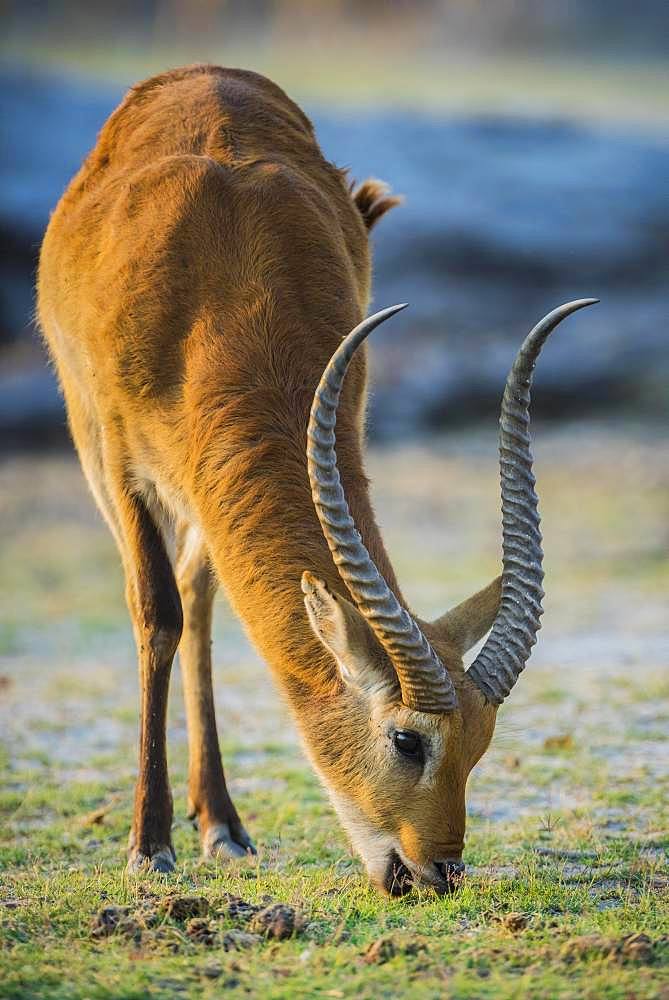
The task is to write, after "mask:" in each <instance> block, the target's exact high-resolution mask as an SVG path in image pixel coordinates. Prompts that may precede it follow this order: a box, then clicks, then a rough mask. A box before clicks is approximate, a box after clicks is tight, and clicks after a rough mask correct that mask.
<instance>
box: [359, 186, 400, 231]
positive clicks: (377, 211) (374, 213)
mask: <svg viewBox="0 0 669 1000" xmlns="http://www.w3.org/2000/svg"><path fill="white" fill-rule="evenodd" d="M403 200H404V199H403V198H402V197H401V195H396V194H391V193H390V187H389V185H388V184H386V182H385V181H379V180H377V179H376V178H375V177H368V178H367V180H366V181H363V182H362V184H360V186H359V187H357V188H356V189H355V191H354V192H353V201H354V202H355V203H356V205H357V206H358V211H359V212H360V214H361V215H362V217H363V219H364V222H365V225H366V227H367V229H372V228H373V226H375V225H376V223H377V222H378V221H379V219H380V218H381V216H382V215H385V214H386V212H389V211H390V209H391V208H394V207H395V205H401V204H402V201H403Z"/></svg>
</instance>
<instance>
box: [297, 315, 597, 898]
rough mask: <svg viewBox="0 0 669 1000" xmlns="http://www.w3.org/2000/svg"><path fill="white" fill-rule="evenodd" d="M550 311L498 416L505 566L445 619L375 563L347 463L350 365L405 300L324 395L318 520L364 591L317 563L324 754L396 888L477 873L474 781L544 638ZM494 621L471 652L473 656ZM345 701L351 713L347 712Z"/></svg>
mask: <svg viewBox="0 0 669 1000" xmlns="http://www.w3.org/2000/svg"><path fill="white" fill-rule="evenodd" d="M596 301H597V300H596V299H581V300H578V301H576V302H570V303H567V304H566V305H563V306H560V307H559V308H558V309H555V310H554V311H553V312H551V313H549V315H548V316H546V317H545V318H544V319H543V320H542V321H541V322H540V323H539V324H538V325H537V326H536V327H535V328H534V329H533V330H532V331H531V333H530V334H529V335H528V337H527V338H526V340H525V341H524V343H523V345H522V347H521V349H520V351H519V352H518V355H517V357H516V360H515V362H514V364H513V367H512V368H511V371H510V373H509V376H508V378H507V382H506V388H505V390H504V396H503V399H502V405H501V417H500V438H499V453H500V475H501V493H502V521H503V531H502V538H503V546H502V547H503V572H502V575H501V577H498V578H497V579H496V580H494V581H493V582H492V583H491V584H490V585H489V586H488V587H486V588H485V589H484V590H482V591H480V592H479V593H477V594H475V595H474V596H473V597H470V598H469V599H468V600H465V601H464V602H463V603H462V604H459V605H458V606H457V607H455V608H453V609H451V610H450V611H448V612H446V614H444V615H443V616H442V617H441V618H439V619H437V620H436V621H434V622H431V623H427V622H422V621H420V620H419V619H417V618H416V617H415V616H413V615H412V614H411V612H410V611H409V610H408V608H406V607H405V606H404V605H403V603H402V600H401V598H400V597H399V596H398V594H396V593H395V592H394V591H393V590H392V589H391V587H390V586H389V585H388V583H387V582H386V580H385V579H384V578H383V576H382V575H381V573H380V572H379V570H378V569H377V567H376V565H375V564H374V562H373V560H372V558H371V556H370V555H369V552H368V551H367V549H366V548H365V545H364V541H363V539H362V538H361V536H360V533H359V532H358V530H357V528H356V526H355V523H354V521H353V518H352V517H351V514H350V512H349V508H348V505H347V502H346V497H345V495H344V491H343V488H342V485H341V481H340V477H339V471H338V469H337V455H336V451H335V444H336V440H335V426H336V420H337V407H338V404H339V398H340V393H341V388H342V384H343V381H344V376H345V374H346V370H347V368H348V365H349V363H350V361H351V359H352V357H353V355H354V353H355V351H356V349H357V348H358V347H359V346H360V344H361V343H362V342H363V341H364V340H365V338H366V337H367V336H368V335H369V334H370V333H371V331H372V330H373V329H374V328H375V327H376V326H378V325H379V324H380V323H382V322H383V321H384V320H386V319H388V318H389V317H390V316H392V315H394V314H395V313H396V312H398V311H399V310H400V309H403V308H404V306H403V305H400V306H393V307H391V308H389V309H384V310H383V311H381V312H379V313H377V314H376V315H374V316H371V317H370V318H368V319H366V320H365V321H364V322H363V323H361V324H360V325H359V326H358V327H356V328H355V329H354V330H353V331H352V332H351V333H350V334H349V335H348V336H347V337H346V338H345V339H344V340H343V341H342V343H341V344H340V346H339V348H338V349H337V351H336V352H335V354H334V355H333V357H332V358H331V360H330V362H329V364H328V366H327V368H326V370H325V372H324V374H323V377H322V379H321V381H320V384H319V386H318V388H317V390H316V393H315V396H314V402H313V406H312V409H311V415H310V421H309V428H308V444H307V456H308V469H309V479H310V483H311V490H312V497H313V501H314V504H315V506H316V511H317V514H318V518H319V520H320V524H321V527H322V530H323V533H324V535H325V538H326V540H327V543H328V546H329V548H330V551H331V553H332V556H333V559H334V562H335V564H336V566H337V569H338V571H339V574H340V576H341V580H342V581H343V583H344V584H345V586H346V589H347V591H348V594H349V595H350V597H351V600H350V601H349V600H347V599H346V598H344V597H343V596H342V595H341V594H335V593H333V592H332V591H331V590H330V589H329V588H328V587H327V585H326V584H325V582H324V581H321V580H318V579H316V578H315V577H314V576H313V575H312V574H310V573H305V574H304V575H303V577H302V590H303V592H304V600H305V605H306V609H307V614H308V616H309V621H310V623H311V627H312V629H313V630H314V632H315V634H316V636H317V637H318V639H319V640H320V642H321V643H322V644H323V646H324V647H325V648H326V650H327V651H328V652H329V654H330V655H331V656H332V657H333V658H334V660H335V661H336V663H337V666H338V670H339V674H340V678H341V685H340V693H339V695H338V697H337V699H336V704H335V705H334V706H333V709H332V711H333V714H334V716H335V727H334V728H335V729H336V735H335V736H334V737H333V736H332V731H333V729H332V726H329V725H328V727H327V730H328V732H327V737H326V738H324V740H323V741H322V745H321V747H320V751H319V753H318V754H317V759H316V760H315V763H316V767H317V769H318V770H319V772H320V773H321V776H322V777H323V779H324V782H325V784H326V787H327V788H328V791H329V793H330V796H331V799H332V802H333V804H334V806H335V808H336V810H337V812H338V814H339V816H340V819H341V821H342V824H343V825H344V827H345V829H346V830H347V832H348V834H349V837H350V839H351V841H352V844H353V847H354V848H355V849H356V850H357V852H358V853H359V854H360V856H361V857H362V859H363V861H364V864H365V866H366V868H367V871H368V873H369V875H370V878H371V879H372V881H373V882H374V883H375V884H376V885H377V886H378V887H380V888H381V889H383V890H384V891H386V892H388V893H390V894H391V895H403V894H404V893H405V892H407V891H409V890H410V889H411V887H412V886H413V885H416V884H418V885H420V884H423V885H430V886H433V887H434V888H435V889H436V890H437V892H439V893H445V892H448V891H450V890H452V889H453V888H454V887H455V886H456V885H457V884H458V882H459V881H461V879H462V876H463V873H464V865H463V863H462V851H463V846H464V834H465V786H466V783H467V779H468V776H469V773H470V771H471V769H472V768H473V766H474V765H475V764H476V762H477V761H478V760H479V759H480V757H481V756H482V754H483V753H484V752H485V751H486V749H487V747H488V745H489V743H490V740H491V739H492V735H493V730H494V727H495V718H496V714H497V708H498V706H499V705H501V704H502V702H503V701H504V699H505V698H506V697H507V695H508V694H509V693H510V691H511V689H512V688H513V686H514V684H515V683H516V681H517V680H518V677H519V676H520V673H521V671H522V670H523V669H524V667H525V664H526V663H527V660H528V658H529V655H530V650H531V648H532V646H533V645H534V643H535V642H536V635H537V632H538V630H539V627H540V616H541V614H542V607H541V601H542V598H543V596H544V594H543V590H542V581H543V571H542V558H543V554H542V550H541V534H540V531H539V514H538V505H537V496H536V493H535V492H534V483H535V480H534V476H533V474H532V454H531V451H530V435H529V403H530V387H531V383H532V375H533V370H534V366H535V363H536V360H537V357H538V355H539V353H540V351H541V348H542V347H543V345H544V343H545V341H546V339H547V338H548V336H549V335H550V333H551V332H552V331H553V330H554V329H555V327H556V326H557V325H558V324H559V323H560V322H561V320H563V319H564V318H565V317H567V316H569V315H570V314H571V313H573V312H576V310H578V309H581V308H583V307H584V306H587V305H590V304H592V303H594V302H596ZM488 631H490V635H489V636H488V639H487V641H486V642H485V644H484V646H483V647H482V649H481V650H480V652H479V653H478V655H477V656H476V658H475V660H474V662H473V663H472V664H471V666H470V667H469V668H468V669H467V670H465V669H464V666H463V656H464V654H465V653H466V652H467V650H468V649H470V648H471V647H472V646H473V645H475V644H476V643H477V642H478V641H479V640H480V639H482V638H483V636H484V635H485V634H486V633H487V632H488ZM337 717H338V723H339V725H337Z"/></svg>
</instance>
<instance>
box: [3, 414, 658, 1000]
mask: <svg viewBox="0 0 669 1000" xmlns="http://www.w3.org/2000/svg"><path fill="white" fill-rule="evenodd" d="M494 448H495V442H494V437H493V434H492V433H491V434H490V436H485V437H481V436H479V435H476V434H468V435H466V436H464V437H457V436H453V437H449V438H443V439H439V440H437V441H435V442H432V443H431V444H430V445H429V446H426V447H421V448H419V447H412V446H405V447H402V448H395V449H393V450H389V451H382V452H376V453H374V454H373V456H372V459H371V462H370V472H371V474H372V476H373V479H374V483H375V498H376V502H377V507H378V512H379V518H380V520H381V523H382V525H383V528H384V533H385V536H386V538H387V541H388V544H389V547H390V549H391V552H392V553H393V556H394V559H395V562H396V564H397V567H398V570H399V572H400V576H401V578H402V580H403V583H404V585H405V589H406V591H407V593H408V594H409V595H410V596H411V598H412V600H413V602H414V603H415V605H416V606H417V607H419V608H420V610H421V611H422V612H424V613H425V614H429V613H430V612H435V613H436V612H437V611H438V610H441V609H442V607H443V606H445V605H446V604H447V603H448V602H453V601H456V600H458V599H460V598H461V597H462V596H463V595H464V594H466V593H467V592H469V591H471V590H472V589H473V588H474V587H476V586H478V585H480V584H481V583H482V582H483V581H484V580H485V579H486V577H489V576H490V575H492V574H493V573H494V572H495V571H496V560H497V553H498V548H499V540H498V514H497V507H498V502H497V486H496V468H495V461H494ZM536 450H537V453H538V456H539V460H538V475H539V482H540V486H541V489H542V499H543V515H544V526H545V536H546V553H547V590H548V594H549V596H548V599H547V601H546V616H545V626H544V630H543V632H542V633H541V636H540V642H539V646H538V648H537V650H536V652H535V654H534V656H533V658H532V660H531V663H530V666H529V668H528V670H527V671H526V673H525V675H524V676H523V677H522V679H521V682H520V684H519V686H518V689H517V690H516V691H515V692H514V695H513V697H512V698H511V699H510V701H509V703H508V705H506V706H504V708H503V709H502V711H501V712H500V723H499V726H498V734H497V736H496V739H495V742H494V745H493V747H492V748H491V750H490V752H489V754H488V755H487V756H486V757H485V759H484V761H483V762H482V763H481V764H480V765H479V767H478V768H477V769H476V771H475V772H474V774H473V776H472V781H471V786H470V800H469V825H468V842H467V848H466V861H467V863H468V866H469V876H468V879H467V883H466V885H465V887H464V888H463V889H462V891H461V892H460V893H459V894H457V895H455V896H453V897H452V898H448V899H436V898H434V897H433V896H431V895H430V894H428V893H424V894H422V895H415V896H413V897H410V898H407V899H405V900H400V901H388V900H385V899H382V898H380V897H378V896H377V895H375V894H374V892H373V891H372V890H371V889H370V888H369V887H368V885H367V882H366V880H365V876H364V873H363V871H362V869H361V866H360V865H359V864H358V862H357V861H355V860H353V859H351V857H350V856H349V853H348V850H347V846H346V842H345V838H344V836H343V834H342V833H341V832H340V830H339V828H338V825H337V823H336V821H335V819H334V817H333V814H332V812H331V810H330V807H329V805H328V804H327V802H326V800H325V797H324V795H323V793H322V791H321V789H320V787H319V785H318V783H317V782H316V780H315V779H314V777H313V776H312V774H311V772H310V770H309V768H308V766H307V764H306V763H305V761H304V759H303V758H302V756H301V753H300V751H299V747H298V746H297V743H296V738H295V734H294V732H293V729H292V726H291V723H290V721H289V718H288V716H287V713H286V711H285V709H284V708H283V707H282V706H281V705H280V703H279V702H278V699H277V697H276V695H275V693H274V691H273V689H272V687H271V685H270V682H269V680H268V678H267V675H266V672H265V669H264V668H263V666H262V664H261V663H260V662H259V661H258V660H257V658H256V657H255V655H254V654H253V652H252V651H251V650H250V648H249V647H248V645H247V643H246V641H245V639H244V637H243V634H242V632H241V629H240V627H239V625H238V624H237V623H236V622H235V621H234V620H233V619H232V618H231V616H230V614H229V612H228V610H227V608H226V607H225V605H224V604H223V602H221V604H220V607H219V609H218V610H219V613H218V619H217V626H216V637H215V653H216V664H217V666H216V686H217V699H218V709H219V718H220V722H221V730H222V743H223V748H224V755H225V760H226V764H227V769H228V773H229V776H230V779H231V781H230V783H231V788H232V791H233V794H234V796H235V800H236V802H237V805H238V807H239V809H240V811H241V813H242V816H243V817H244V819H245V821H246V824H247V826H248V827H249V829H250V830H251V832H252V834H253V835H254V837H255V839H256V842H257V844H258V847H259V855H258V858H257V860H256V861H254V863H253V864H248V865H246V864H240V865H238V866H237V865H230V866H225V867H220V868H213V867H206V866H202V865H201V864H200V863H199V862H198V860H197V836H196V834H195V833H194V832H193V831H192V830H191V828H190V825H189V823H188V822H187V820H186V818H185V798H186V796H185V775H186V745H185V723H184V712H183V707H182V703H181V698H180V692H179V679H178V672H177V674H176V676H175V683H174V689H173V695H172V699H171V706H170V734H169V736H170V765H171V772H172V778H173V788H174V794H175V805H176V821H175V830H174V837H175V844H176V848H177V853H178V858H179V867H178V873H177V875H176V876H174V877H163V876H154V877H141V878H135V877H132V878H127V877H126V876H124V874H123V849H124V842H125V838H126V835H127V829H128V824H129V819H130V809H131V800H132V787H133V776H134V768H135V759H134V742H135V737H136V701H137V695H136V681H135V666H134V656H133V650H132V645H131V641H130V636H129V626H128V625H127V622H126V618H125V612H124V608H123V603H122V585H121V579H120V573H119V568H118V563H117V558H116V555H115V552H114V550H113V547H112V544H111V541H110V539H109V537H108V535H107V533H106V530H105V529H104V528H103V527H102V525H101V524H100V522H99V521H98V518H97V515H96V514H95V512H94V509H93V506H92V503H91V501H90V500H89V498H88V496H87V493H86V490H85V487H84V485H83V482H82V479H81V477H80V474H79V472H78V469H77V466H76V464H75V463H74V461H73V460H72V459H70V458H69V457H68V456H57V457H47V458H29V459H23V458H14V459H7V460H5V461H4V462H3V464H2V466H0V505H1V506H0V532H1V537H0V566H1V567H2V569H1V571H0V607H1V613H0V713H1V714H0V733H1V734H2V746H1V750H0V753H1V757H2V760H1V763H0V771H1V779H2V787H1V790H0V928H1V929H0V996H1V997H2V998H10V997H12V998H19V997H21V998H28V997H31V998H32V997H49V998H56V997H62V998H65V997H67V998H70V997H73V998H98V997H99V998H102V997H105V998H111V997H114V998H131V997H133V998H134V997H165V998H167V997H181V996H183V997H214V996H218V995H219V994H221V993H223V992H225V993H226V995H231V996H243V995H251V996H260V997H263V998H264V997H277V998H278V997H286V998H288V997H291V998H292V997H296V996H298V997H319V996H323V997H349V996H351V997H352V996H355V997H357V998H364V997H370V998H371V997H373V998H378V997H396V996H411V997H412V998H422V997H444V996H446V997H454V998H456V997H479V998H485V997H495V998H507V997H508V998H511V997H517V998H527V997H530V998H531V997H551V998H552V997H590V998H601V997H607V998H614V997H620V998H623V997H625V998H631V997H636V998H642V997H643V998H651V997H659V996H664V997H667V996H669V906H668V904H669V868H668V866H667V855H668V852H669V805H668V802H669V796H668V794H667V793H668V791H669V780H668V776H667V766H666V743H665V740H666V734H667V724H668V722H669V677H668V674H667V664H668V663H669V639H668V638H667V627H666V626H667V611H668V607H667V592H668V588H667V584H668V583H669V580H668V579H667V578H668V576H669V561H668V560H667V549H668V542H669V535H668V531H669V528H668V525H669V517H668V516H667V515H668V513H669V445H668V444H667V440H666V435H664V436H662V434H660V433H659V432H657V433H656V432H654V431H653V430H652V429H648V428H645V429H641V428H639V429H634V428H631V429H630V428H623V427H605V426H595V425H592V426H586V427H585V428H582V427H579V428H571V429H567V430H566V431H561V432H556V431H552V430H548V429H541V428H540V429H539V433H538V440H537V449H536ZM428 539H429V543H428ZM663 752H664V756H663ZM175 895H176V896H177V897H184V896H186V897H203V898H204V899H205V900H206V903H204V902H202V901H201V900H196V901H191V902H190V903H185V902H183V901H182V902H181V904H179V902H178V901H177V902H175V901H174V897H175ZM166 897H169V898H167V899H166ZM233 897H241V898H243V899H244V900H245V901H247V902H248V903H250V904H253V905H255V906H262V905H265V904H267V903H269V902H282V903H286V904H289V905H290V906H292V907H294V908H295V910H296V911H297V920H298V925H299V926H298V930H297V932H296V933H294V934H292V935H291V936H290V937H288V938H287V939H286V940H279V939H274V938H271V937H270V938H269V939H266V938H264V937H263V936H262V934H259V933H258V928H257V926H256V924H257V922H258V919H259V918H258V917H257V916H254V915H253V906H250V907H243V906H240V904H239V903H235V900H234V898H233ZM179 905H181V910H182V912H181V913H180V912H179ZM112 907H121V908H125V909H120V910H118V909H117V910H110V909H109V908H112ZM105 908H107V910H108V912H107V914H106V916H103V917H99V918H98V924H97V925H96V923H95V919H96V914H99V913H100V911H101V910H104V909H105ZM115 920H118V924H117V926H116V927H114V926H113V923H114V921H115ZM254 921H255V922H256V923H254ZM272 926H273V927H274V928H275V929H276V927H277V926H278V925H277V923H276V921H275V923H274V924H273V925H272ZM284 926H285V920H284ZM107 932H110V933H107ZM630 935H632V936H633V937H630ZM634 935H636V936H634ZM279 936H280V935H279ZM370 946H372V948H371V951H369V949H370Z"/></svg>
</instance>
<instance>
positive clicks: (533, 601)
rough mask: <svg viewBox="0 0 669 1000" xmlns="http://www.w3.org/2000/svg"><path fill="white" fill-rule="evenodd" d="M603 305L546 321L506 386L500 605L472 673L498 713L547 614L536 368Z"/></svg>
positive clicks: (584, 302) (564, 311)
mask: <svg viewBox="0 0 669 1000" xmlns="http://www.w3.org/2000/svg"><path fill="white" fill-rule="evenodd" d="M598 301H599V300H598V299H578V300H576V301H575V302H567V303H566V304H565V305H563V306H558V308H557V309H554V310H553V311H552V312H550V313H549V314H548V315H547V316H545V317H544V319H542V320H541V322H540V323H538V324H537V325H536V326H535V327H534V329H533V330H532V332H531V333H530V334H529V335H528V336H527V338H526V339H525V341H524V343H523V346H522V347H521V348H520V350H519V352H518V355H517V356H516V360H515V361H514V363H513V368H512V369H511V371H510V372H509V377H508V378H507V380H506V388H505V389H504V396H503V399H502V408H501V415H500V420H499V424H500V431H499V461H500V479H501V484H502V538H503V542H502V551H503V565H504V570H503V573H502V598H501V601H500V606H499V612H498V614H497V617H496V619H495V622H494V624H493V627H492V631H491V633H490V635H489V636H488V639H487V641H486V643H485V645H484V647H483V649H482V650H481V651H480V653H479V654H478V656H477V657H476V659H475V660H474V662H473V663H472V665H471V666H470V668H469V670H468V671H467V674H468V676H469V677H471V678H472V680H473V681H474V682H475V683H476V684H477V685H478V687H479V688H480V689H481V691H482V692H483V693H484V695H485V696H486V698H487V699H488V701H491V702H493V704H495V705H501V704H502V702H503V701H504V699H505V698H506V696H507V695H508V694H509V691H510V690H511V688H512V687H513V686H514V684H515V683H516V681H517V680H518V677H519V676H520V673H521V671H522V670H524V669H525V664H526V663H527V661H528V659H529V656H530V650H531V648H532V646H533V645H534V644H535V642H536V636H537V632H538V631H539V629H540V627H541V624H540V621H539V618H540V616H541V615H542V614H543V608H542V606H541V600H542V598H543V596H544V592H543V589H542V587H541V584H542V582H543V578H544V573H543V569H542V565H541V564H542V560H543V551H542V549H541V532H540V531H539V512H538V499H537V495H536V493H535V492H534V484H535V479H534V475H533V474H532V452H531V451H530V434H529V426H530V417H529V406H530V387H531V385H532V375H533V372H534V366H535V364H536V360H537V358H538V357H539V354H540V352H541V348H542V347H543V345H544V344H545V342H546V340H547V338H548V336H549V335H550V334H551V333H552V332H553V330H554V329H555V327H556V326H557V325H558V323H561V322H562V320H563V319H565V318H566V317H567V316H570V315H571V314H572V313H574V312H576V311H577V310H578V309H583V308H584V307H585V306H590V305H594V303H596V302H598Z"/></svg>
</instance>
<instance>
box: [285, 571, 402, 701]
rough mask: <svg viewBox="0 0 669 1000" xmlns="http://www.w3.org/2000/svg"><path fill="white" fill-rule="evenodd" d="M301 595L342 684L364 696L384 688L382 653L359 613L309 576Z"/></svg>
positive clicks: (322, 582) (305, 576) (303, 575)
mask: <svg viewBox="0 0 669 1000" xmlns="http://www.w3.org/2000/svg"><path fill="white" fill-rule="evenodd" d="M302 593H303V594H304V606H305V607H306V609H307V615H308V617H309V623H310V625H311V627H312V629H313V631H314V634H315V636H316V638H317V639H319V640H320V642H321V643H322V644H323V646H324V647H325V648H326V649H327V651H328V652H329V653H330V654H331V655H332V656H333V657H334V659H335V660H336V662H337V666H338V667H339V673H340V675H341V678H342V680H343V681H344V682H345V683H346V684H349V685H352V686H353V687H356V688H358V689H360V690H362V691H364V692H366V693H367V694H369V693H371V691H373V690H375V689H378V688H380V687H387V686H388V685H389V677H388V672H387V670H386V669H385V667H384V664H383V656H382V653H381V651H380V649H379V647H378V644H377V642H376V639H375V638H374V633H373V632H372V630H371V629H370V627H369V625H368V624H367V622H366V621H365V619H364V617H363V616H362V615H361V614H360V612H359V611H358V610H357V609H356V608H354V607H353V605H352V604H351V603H350V601H347V600H346V599H345V598H343V597H340V596H339V595H338V594H333V593H332V591H331V590H330V589H329V587H328V586H327V584H326V583H325V582H324V581H323V580H319V579H318V578H317V577H315V576H314V575H313V574H312V573H306V572H305V573H303V574H302Z"/></svg>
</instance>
